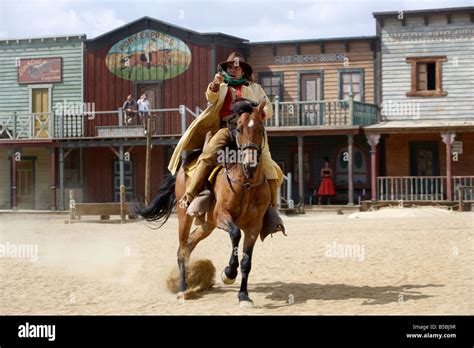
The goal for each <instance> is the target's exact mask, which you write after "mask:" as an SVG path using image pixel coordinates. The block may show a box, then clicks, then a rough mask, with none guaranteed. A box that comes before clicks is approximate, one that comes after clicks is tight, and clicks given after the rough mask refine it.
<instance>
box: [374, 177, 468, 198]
mask: <svg viewBox="0 0 474 348" xmlns="http://www.w3.org/2000/svg"><path fill="white" fill-rule="evenodd" d="M446 180H447V179H446V176H382V177H378V178H377V196H378V199H379V200H380V201H400V200H403V201H445V200H447V196H446V191H447V190H446ZM473 185H474V176H453V177H452V187H453V200H458V199H459V190H458V187H460V186H473ZM473 191H474V190H466V192H465V193H464V199H465V200H466V201H474V192H473Z"/></svg>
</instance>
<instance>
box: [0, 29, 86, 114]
mask: <svg viewBox="0 0 474 348" xmlns="http://www.w3.org/2000/svg"><path fill="white" fill-rule="evenodd" d="M82 54H83V52H82V40H81V39H79V38H69V40H66V39H65V38H60V39H57V40H56V41H55V40H53V39H52V38H51V39H44V40H43V41H41V40H39V39H33V40H32V41H31V42H28V41H26V40H20V41H18V42H16V41H10V42H9V43H6V42H5V41H2V42H0V76H1V78H0V113H2V112H11V111H17V112H28V111H29V103H30V101H29V91H28V85H27V84H19V83H18V67H17V66H15V59H16V58H37V57H38V58H45V57H61V58H62V82H58V83H52V85H53V90H52V107H53V108H54V106H55V104H56V103H63V102H64V101H67V102H74V103H78V102H82V95H81V88H82V64H81V60H82ZM46 84H50V83H46ZM30 86H32V85H30Z"/></svg>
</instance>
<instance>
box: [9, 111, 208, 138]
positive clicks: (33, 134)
mask: <svg viewBox="0 0 474 348" xmlns="http://www.w3.org/2000/svg"><path fill="white" fill-rule="evenodd" d="M200 111H201V110H200V109H199V108H196V111H195V112H194V111H192V110H191V109H189V108H188V107H186V106H184V105H181V106H180V107H179V108H170V109H155V110H150V112H148V113H146V118H145V120H146V119H147V118H150V120H151V131H152V135H176V136H180V135H182V134H183V133H184V131H185V130H186V128H187V127H188V126H189V125H190V124H191V122H192V121H193V119H194V118H195V117H196V116H197V114H198V113H199V112H200ZM130 116H131V119H130V121H131V122H128V119H129V115H127V114H126V113H125V112H124V111H123V110H122V109H118V110H114V111H95V112H86V113H77V114H65V113H59V114H58V113H54V112H48V113H19V112H11V113H2V114H0V141H2V140H3V141H8V140H10V141H11V140H27V139H35V140H37V139H38V140H39V139H62V138H83V137H96V136H97V135H98V129H99V128H102V129H106V128H117V127H123V128H124V129H125V130H126V128H127V127H132V126H134V125H135V126H138V127H134V128H135V130H136V131H138V132H140V129H141V130H142V132H141V133H140V135H143V129H142V128H140V126H143V125H144V123H145V122H144V120H143V119H142V118H141V117H140V116H139V115H138V114H137V113H134V114H132V115H130Z"/></svg>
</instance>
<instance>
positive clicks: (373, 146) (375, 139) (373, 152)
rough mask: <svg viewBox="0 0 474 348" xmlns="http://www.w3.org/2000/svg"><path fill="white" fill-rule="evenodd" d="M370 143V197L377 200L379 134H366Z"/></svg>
mask: <svg viewBox="0 0 474 348" xmlns="http://www.w3.org/2000/svg"><path fill="white" fill-rule="evenodd" d="M366 137H367V142H368V143H369V145H370V173H371V175H370V178H371V191H372V194H371V199H372V201H376V200H377V144H378V143H379V140H380V134H369V135H367V136H366Z"/></svg>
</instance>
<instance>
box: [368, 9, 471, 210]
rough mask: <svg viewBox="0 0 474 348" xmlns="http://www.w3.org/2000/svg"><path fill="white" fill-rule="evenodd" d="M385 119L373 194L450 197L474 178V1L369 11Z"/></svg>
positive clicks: (376, 134)
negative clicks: (374, 32)
mask: <svg viewBox="0 0 474 348" xmlns="http://www.w3.org/2000/svg"><path fill="white" fill-rule="evenodd" d="M374 17H375V19H376V25H377V36H378V37H379V38H380V41H379V46H378V57H377V65H378V67H379V71H378V76H379V79H378V93H379V94H380V95H381V100H380V102H381V107H382V111H381V114H382V120H381V122H380V123H378V124H377V125H372V126H369V127H366V128H365V131H366V132H367V133H368V138H369V141H370V142H371V144H372V150H373V154H374V156H376V155H378V156H379V157H381V158H382V160H381V166H380V171H379V172H378V173H374V175H373V177H372V181H373V186H374V187H375V186H376V185H377V193H376V192H375V190H374V191H373V197H372V199H374V200H395V201H402V200H404V201H421V200H423V201H452V200H456V199H457V198H458V190H457V188H458V187H459V186H465V185H473V183H474V113H473V110H474V99H473V92H472V88H473V85H474V68H473V67H474V44H473V40H474V7H465V8H452V9H436V10H422V11H401V12H382V13H374Z"/></svg>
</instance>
